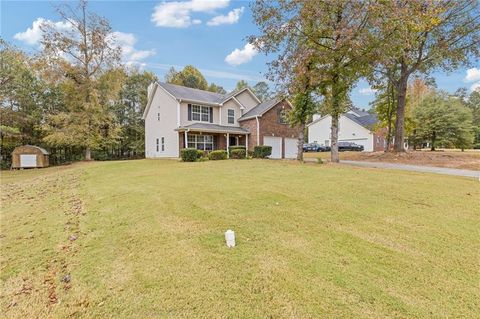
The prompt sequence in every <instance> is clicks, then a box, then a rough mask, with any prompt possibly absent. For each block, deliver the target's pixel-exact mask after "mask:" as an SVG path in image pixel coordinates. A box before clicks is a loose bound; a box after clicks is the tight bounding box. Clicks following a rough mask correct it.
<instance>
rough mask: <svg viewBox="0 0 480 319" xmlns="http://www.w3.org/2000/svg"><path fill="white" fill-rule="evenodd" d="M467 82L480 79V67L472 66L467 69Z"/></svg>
mask: <svg viewBox="0 0 480 319" xmlns="http://www.w3.org/2000/svg"><path fill="white" fill-rule="evenodd" d="M464 80H465V82H475V81H480V69H477V68H472V69H468V70H467V75H466V76H465V79H464Z"/></svg>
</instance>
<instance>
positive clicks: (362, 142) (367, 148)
mask: <svg viewBox="0 0 480 319" xmlns="http://www.w3.org/2000/svg"><path fill="white" fill-rule="evenodd" d="M339 142H351V143H355V144H357V145H363V150H364V151H366V152H371V151H373V149H372V143H371V142H369V140H368V139H367V138H359V139H356V140H354V139H348V140H339Z"/></svg>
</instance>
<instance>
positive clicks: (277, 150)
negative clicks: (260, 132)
mask: <svg viewBox="0 0 480 319" xmlns="http://www.w3.org/2000/svg"><path fill="white" fill-rule="evenodd" d="M263 145H267V146H271V147H272V155H270V158H282V138H281V137H273V136H264V137H263Z"/></svg>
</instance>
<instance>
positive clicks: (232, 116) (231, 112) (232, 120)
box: [227, 109, 235, 124]
mask: <svg viewBox="0 0 480 319" xmlns="http://www.w3.org/2000/svg"><path fill="white" fill-rule="evenodd" d="M227 112H228V113H227V115H228V124H234V123H235V110H232V109H228V111H227Z"/></svg>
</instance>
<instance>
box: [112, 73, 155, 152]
mask: <svg viewBox="0 0 480 319" xmlns="http://www.w3.org/2000/svg"><path fill="white" fill-rule="evenodd" d="M153 81H156V76H155V75H154V74H153V73H151V72H147V71H144V72H139V71H136V70H134V71H130V72H129V73H127V74H126V75H125V80H124V82H123V85H122V87H121V91H120V92H119V96H118V98H117V100H116V102H115V104H114V105H113V109H114V113H115V115H116V119H117V121H118V123H119V125H120V127H121V132H120V139H119V141H120V142H119V153H120V154H119V155H120V156H124V155H137V154H143V152H144V150H145V124H144V121H143V120H142V114H143V111H144V107H145V105H147V90H146V88H147V87H148V85H149V84H150V83H152V82H153Z"/></svg>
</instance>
